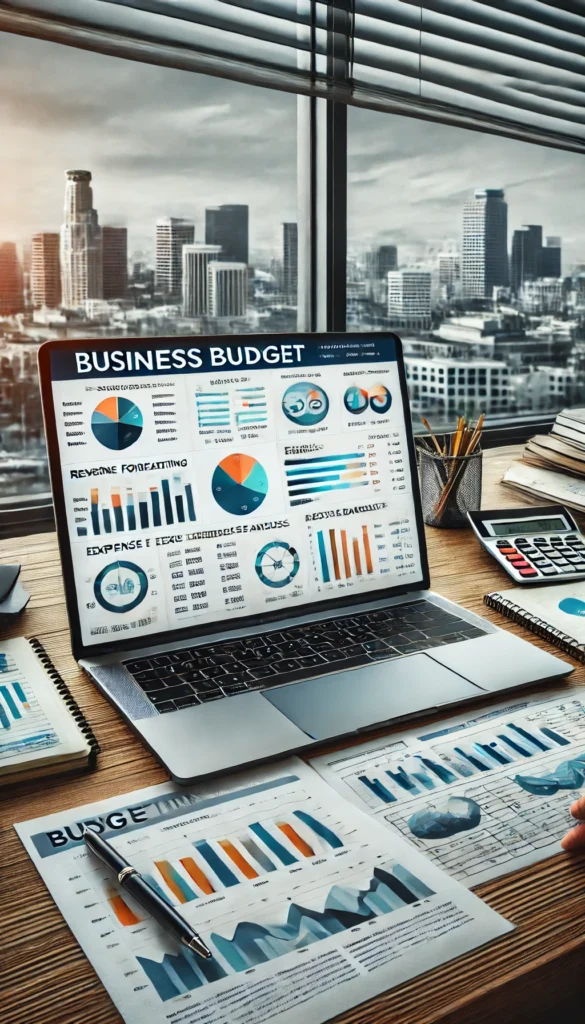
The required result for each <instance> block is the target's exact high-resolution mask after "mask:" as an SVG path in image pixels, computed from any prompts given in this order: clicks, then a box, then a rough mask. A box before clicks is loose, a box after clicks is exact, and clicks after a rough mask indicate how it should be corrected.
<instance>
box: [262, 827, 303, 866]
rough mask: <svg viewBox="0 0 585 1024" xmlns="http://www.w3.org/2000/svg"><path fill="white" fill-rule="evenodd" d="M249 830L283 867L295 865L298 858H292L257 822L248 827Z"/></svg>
mask: <svg viewBox="0 0 585 1024" xmlns="http://www.w3.org/2000/svg"><path fill="white" fill-rule="evenodd" d="M250 829H251V830H252V832H254V833H255V834H256V835H257V836H258V838H259V839H261V840H262V842H263V843H264V844H265V845H266V846H267V847H268V849H269V850H270V852H271V853H273V854H274V855H275V856H276V857H278V859H279V861H281V862H282V864H284V865H285V867H288V866H289V865H290V864H296V863H297V860H298V858H297V857H293V855H292V853H289V852H288V850H287V849H286V847H284V846H283V845H282V843H279V842H278V839H275V838H274V836H272V835H271V834H270V832H269V831H268V829H266V828H264V826H263V825H260V824H259V822H254V824H253V825H250Z"/></svg>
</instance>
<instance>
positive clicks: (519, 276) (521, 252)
mask: <svg viewBox="0 0 585 1024" xmlns="http://www.w3.org/2000/svg"><path fill="white" fill-rule="evenodd" d="M541 252H542V228H541V226H540V224H523V225H522V227H521V228H518V230H517V231H515V232H514V234H513V236H512V258H511V261H510V284H511V286H512V288H513V290H514V291H515V292H517V291H519V290H520V288H521V287H522V285H523V284H524V282H525V281H534V279H535V278H536V277H540V276H541V262H542V261H541Z"/></svg>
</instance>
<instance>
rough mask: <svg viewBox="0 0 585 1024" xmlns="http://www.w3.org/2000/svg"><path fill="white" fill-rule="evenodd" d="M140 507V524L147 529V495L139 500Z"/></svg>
mask: <svg viewBox="0 0 585 1024" xmlns="http://www.w3.org/2000/svg"><path fill="white" fill-rule="evenodd" d="M138 509H139V513H140V526H141V527H142V529H146V527H148V502H147V500H146V497H144V498H143V497H142V496H141V497H140V501H139V502H138Z"/></svg>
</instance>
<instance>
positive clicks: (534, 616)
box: [484, 582, 585, 661]
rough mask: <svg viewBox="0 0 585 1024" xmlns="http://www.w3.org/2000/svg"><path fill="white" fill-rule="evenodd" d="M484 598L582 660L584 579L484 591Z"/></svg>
mask: <svg viewBox="0 0 585 1024" xmlns="http://www.w3.org/2000/svg"><path fill="white" fill-rule="evenodd" d="M484 601H485V603H486V604H487V605H489V607H490V608H495V609H496V611H498V612H501V613H502V615H506V616H507V617H508V618H509V619H512V620H513V621H514V622H519V623H520V625H522V626H526V629H530V630H531V631H532V632H533V633H536V634H537V636H541V637H543V638H544V639H545V640H548V641H549V643H551V644H554V645H555V647H558V648H560V650H561V651H564V652H565V654H570V655H571V656H572V657H573V658H578V660H579V661H585V582H584V583H568V582H567V583H563V584H561V585H560V586H558V587H549V586H544V587H513V588H512V590H503V591H502V592H501V593H499V592H497V593H493V594H486V595H485V597H484Z"/></svg>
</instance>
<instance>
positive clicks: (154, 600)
mask: <svg viewBox="0 0 585 1024" xmlns="http://www.w3.org/2000/svg"><path fill="white" fill-rule="evenodd" d="M39 363H40V376H41V387H42V396H43V407H44V414H45V422H46V432H47V444H48V452H49V462H50V470H51V479H52V487H53V494H54V501H55V517H56V523H57V533H58V538H59V544H60V550H61V557H62V564H63V576H64V582H65V592H66V599H67V609H68V615H69V621H70V626H71V638H72V649H73V654H74V656H75V658H76V659H77V660H78V661H79V663H80V664H81V665H82V666H83V668H84V669H85V671H86V672H87V673H89V675H90V676H91V678H92V679H93V680H94V681H95V682H96V684H97V685H98V686H99V688H100V689H101V691H102V692H103V693H104V694H105V696H106V697H107V698H108V700H109V701H111V703H112V704H113V705H114V706H115V707H116V708H117V709H118V710H119V711H120V713H121V714H122V715H123V716H124V718H125V719H126V720H127V722H128V723H129V724H130V725H131V727H132V728H133V729H134V731H135V732H136V733H137V734H138V735H139V736H140V738H141V739H142V740H143V742H144V743H146V744H147V746H148V747H149V748H150V749H151V750H152V752H153V753H154V754H155V755H156V756H157V758H159V759H160V761H162V763H163V764H164V765H166V767H167V768H168V770H169V771H170V772H171V774H172V775H173V777H174V778H175V779H177V780H178V781H180V782H188V781H191V780H193V779H195V778H201V777H204V776H206V775H210V774H213V773H219V772H222V771H226V770H228V769H233V768H236V767H239V766H243V765H249V764H251V763H254V762H258V761H262V760H265V759H268V758H272V757H275V756H279V755H284V754H287V753H290V752H292V751H306V750H308V749H310V748H311V747H312V746H314V745H316V744H319V743H322V742H323V741H326V740H333V739H336V738H337V737H340V736H346V735H349V734H354V733H360V732H362V731H364V730H367V729H370V728H372V727H374V726H379V725H380V724H381V723H386V722H393V721H396V720H398V719H404V718H407V717H409V716H412V715H415V714H418V713H420V712H424V711H428V710H429V709H435V708H441V707H444V706H447V705H455V704H458V703H461V702H465V701H470V700H474V699H481V698H485V696H486V695H489V694H493V693H500V692H501V691H504V690H507V689H511V688H514V687H519V686H522V685H527V684H531V683H537V682H541V681H543V680H547V679H553V678H556V677H560V676H563V675H565V674H567V673H568V672H570V671H571V667H570V666H569V665H567V664H565V663H564V662H562V661H561V660H559V659H558V658H555V657H553V656H551V655H549V654H547V653H545V652H544V651H541V650H539V649H538V648H536V647H533V646H532V645H531V644H528V643H526V642H524V641H522V640H520V639H519V638H518V637H516V636H514V635H513V634H511V633H508V632H504V631H502V630H499V629H497V628H496V627H495V626H494V625H493V624H492V623H490V622H488V621H486V620H485V619H483V618H481V617H479V616H477V615H475V614H472V613H471V612H468V611H467V610H465V609H463V608H461V607H459V606H458V605H455V604H453V603H452V602H450V601H447V600H445V599H444V598H442V597H440V596H438V595H437V594H434V593H432V592H431V591H430V590H429V568H428V562H427V552H426V547H425V536H424V529H423V522H422V515H421V503H420V495H419V490H418V480H417V472H416V459H415V449H414V443H413V436H412V431H411V427H410V416H409V408H408V397H407V390H406V380H405V373H404V364H403V358H402V351H401V344H400V341H399V339H398V338H397V337H396V335H394V334H389V333H372V334H356V335H352V334H315V335H306V334H293V335H286V334H277V335H245V336H242V337H233V336H230V337H213V338H207V339H204V338H200V337H194V338H175V337H173V338H155V339H142V338H131V339H123V340H120V339H118V340H115V341H111V340H102V339H91V340H87V341H74V342H72V341H54V342H49V343H47V344H44V345H43V346H42V347H41V348H40V351H39Z"/></svg>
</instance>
